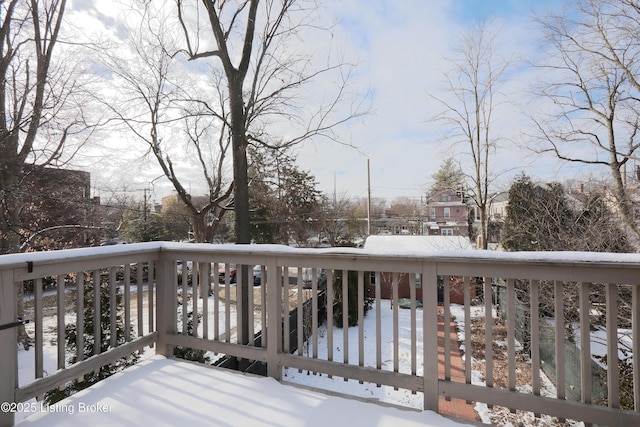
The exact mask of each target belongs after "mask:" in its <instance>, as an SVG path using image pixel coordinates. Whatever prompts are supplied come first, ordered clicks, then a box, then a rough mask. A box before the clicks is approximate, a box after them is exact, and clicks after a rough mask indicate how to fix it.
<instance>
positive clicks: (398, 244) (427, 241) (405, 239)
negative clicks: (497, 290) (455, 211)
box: [364, 235, 476, 304]
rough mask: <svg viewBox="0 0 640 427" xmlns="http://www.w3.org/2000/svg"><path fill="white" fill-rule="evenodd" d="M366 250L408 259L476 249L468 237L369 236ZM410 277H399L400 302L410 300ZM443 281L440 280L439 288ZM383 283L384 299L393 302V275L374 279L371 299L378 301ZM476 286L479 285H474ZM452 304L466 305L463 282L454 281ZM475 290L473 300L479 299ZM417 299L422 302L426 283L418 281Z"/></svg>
mask: <svg viewBox="0 0 640 427" xmlns="http://www.w3.org/2000/svg"><path fill="white" fill-rule="evenodd" d="M364 249H365V250H368V251H371V252H383V253H387V252H388V253H395V254H403V253H406V254H407V255H414V256H415V255H419V254H426V253H430V252H434V251H440V250H472V249H474V247H473V245H472V244H471V242H470V241H469V239H468V238H467V237H464V236H392V235H386V236H369V237H367V240H366V241H365V243H364ZM409 277H410V276H409V274H406V273H401V274H400V275H399V276H398V298H409V297H410V287H409ZM441 280H443V278H440V280H439V282H440V283H439V285H442V284H443V283H442V282H441ZM378 281H379V282H380V298H382V299H391V298H392V297H393V274H392V273H388V272H376V274H375V275H371V283H369V285H368V286H369V289H368V291H369V296H372V297H375V292H376V286H375V284H376V283H377V282H378ZM474 283H475V281H474ZM442 289H443V287H442V286H439V292H438V300H439V301H442V300H443V298H444V295H443V294H442ZM449 296H450V298H451V302H452V303H455V304H464V289H463V282H462V280H461V279H460V278H456V277H452V278H451V280H450V294H449ZM475 296H476V292H475V286H471V298H475ZM416 299H418V300H419V301H422V282H421V280H420V277H417V278H416Z"/></svg>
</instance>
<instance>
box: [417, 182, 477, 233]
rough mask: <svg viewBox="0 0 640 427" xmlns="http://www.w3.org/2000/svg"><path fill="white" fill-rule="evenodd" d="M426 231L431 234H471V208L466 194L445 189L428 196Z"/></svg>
mask: <svg viewBox="0 0 640 427" xmlns="http://www.w3.org/2000/svg"><path fill="white" fill-rule="evenodd" d="M425 226H426V227H425V233H424V234H426V235H429V236H469V209H468V206H467V204H466V203H465V200H464V195H463V194H462V193H461V192H459V191H456V190H452V189H443V190H440V191H437V192H435V193H433V194H430V195H428V196H427V205H426V223H425Z"/></svg>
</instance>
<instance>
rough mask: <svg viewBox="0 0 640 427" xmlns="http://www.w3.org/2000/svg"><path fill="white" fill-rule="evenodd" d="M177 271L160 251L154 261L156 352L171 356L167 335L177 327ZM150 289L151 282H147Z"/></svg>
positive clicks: (171, 347) (172, 263)
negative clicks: (156, 259)
mask: <svg viewBox="0 0 640 427" xmlns="http://www.w3.org/2000/svg"><path fill="white" fill-rule="evenodd" d="M177 282H178V280H177V272H176V264H175V262H174V261H173V260H171V259H169V257H168V256H167V255H166V253H165V252H163V251H160V254H159V255H158V261H157V262H156V298H157V304H156V310H157V312H156V328H157V331H158V345H157V346H156V354H162V355H164V356H165V357H167V358H172V357H173V346H172V345H169V344H168V343H167V338H168V336H169V335H173V334H175V333H176V327H177V321H178V320H177V317H178V313H177V306H176V305H177V299H176V298H177V297H176V293H177V289H176V286H177ZM149 289H151V283H150V284H149Z"/></svg>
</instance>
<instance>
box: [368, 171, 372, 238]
mask: <svg viewBox="0 0 640 427" xmlns="http://www.w3.org/2000/svg"><path fill="white" fill-rule="evenodd" d="M367 236H371V161H370V159H367Z"/></svg>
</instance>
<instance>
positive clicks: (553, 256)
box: [161, 242, 640, 268]
mask: <svg viewBox="0 0 640 427" xmlns="http://www.w3.org/2000/svg"><path fill="white" fill-rule="evenodd" d="M161 250H163V251H170V252H185V251H187V252H192V253H212V252H215V253H217V254H220V255H240V254H242V255H252V256H261V255H263V256H286V257H308V256H316V257H320V258H323V257H326V258H330V257H333V256H335V255H350V256H353V257H357V258H372V259H380V258H385V259H388V258H394V259H397V260H403V261H432V262H453V261H457V262H461V261H464V262H468V263H487V262H491V263H494V264H503V263H504V264H506V263H514V262H516V263H521V264H537V265H554V266H590V265H596V264H597V265H598V266H609V267H618V268H640V254H635V253H633V254H631V253H626V254H620V253H605V252H568V251H567V252H562V251H558V252H551V251H547V252H543V251H541V252H502V251H486V250H473V249H472V250H468V249H467V250H465V249H460V250H438V251H429V252H428V251H413V252H412V251H393V252H386V251H380V250H367V249H359V248H293V247H290V246H285V245H271V244H265V245H235V244H208V243H200V244H194V243H180V242H162V248H161Z"/></svg>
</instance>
